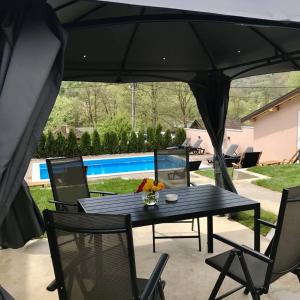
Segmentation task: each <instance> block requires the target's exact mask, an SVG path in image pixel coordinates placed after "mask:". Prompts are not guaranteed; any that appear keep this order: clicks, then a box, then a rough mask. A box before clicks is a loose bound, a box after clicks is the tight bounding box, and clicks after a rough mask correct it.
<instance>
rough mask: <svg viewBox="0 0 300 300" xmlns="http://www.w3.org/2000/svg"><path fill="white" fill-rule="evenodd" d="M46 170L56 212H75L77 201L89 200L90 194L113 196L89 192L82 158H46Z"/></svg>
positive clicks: (107, 193)
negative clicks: (81, 199)
mask: <svg viewBox="0 0 300 300" xmlns="http://www.w3.org/2000/svg"><path fill="white" fill-rule="evenodd" d="M46 163H47V169H48V173H49V179H50V183H51V188H52V193H53V198H54V200H53V201H50V202H51V203H54V204H55V207H56V209H57V210H64V211H77V200H78V199H80V198H90V197H91V194H99V195H103V196H104V195H115V193H112V192H104V191H90V190H89V187H88V183H87V178H86V170H87V169H86V167H85V166H84V165H83V161H82V157H81V156H79V157H73V158H65V157H59V158H47V159H46Z"/></svg>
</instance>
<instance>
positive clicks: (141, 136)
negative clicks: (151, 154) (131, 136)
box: [137, 130, 145, 152]
mask: <svg viewBox="0 0 300 300" xmlns="http://www.w3.org/2000/svg"><path fill="white" fill-rule="evenodd" d="M137 151H138V152H144V151H145V133H144V130H140V131H139V133H138V137H137Z"/></svg>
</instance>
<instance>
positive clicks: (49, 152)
mask: <svg viewBox="0 0 300 300" xmlns="http://www.w3.org/2000/svg"><path fill="white" fill-rule="evenodd" d="M45 152H46V156H47V157H53V156H55V139H54V136H53V133H52V132H51V131H50V130H49V131H48V134H47V138H46V143H45Z"/></svg>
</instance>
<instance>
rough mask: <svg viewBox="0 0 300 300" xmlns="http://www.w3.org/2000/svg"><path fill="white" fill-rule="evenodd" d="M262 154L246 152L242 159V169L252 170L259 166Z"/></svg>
mask: <svg viewBox="0 0 300 300" xmlns="http://www.w3.org/2000/svg"><path fill="white" fill-rule="evenodd" d="M260 156H261V152H245V153H244V154H243V157H242V159H241V168H250V167H254V166H256V165H257V164H258V161H259V158H260Z"/></svg>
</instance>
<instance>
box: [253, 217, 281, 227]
mask: <svg viewBox="0 0 300 300" xmlns="http://www.w3.org/2000/svg"><path fill="white" fill-rule="evenodd" d="M257 221H258V222H259V223H261V224H263V225H266V226H268V227H271V228H274V229H276V228H277V225H275V224H272V223H270V222H268V221H265V220H262V219H257Z"/></svg>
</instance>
